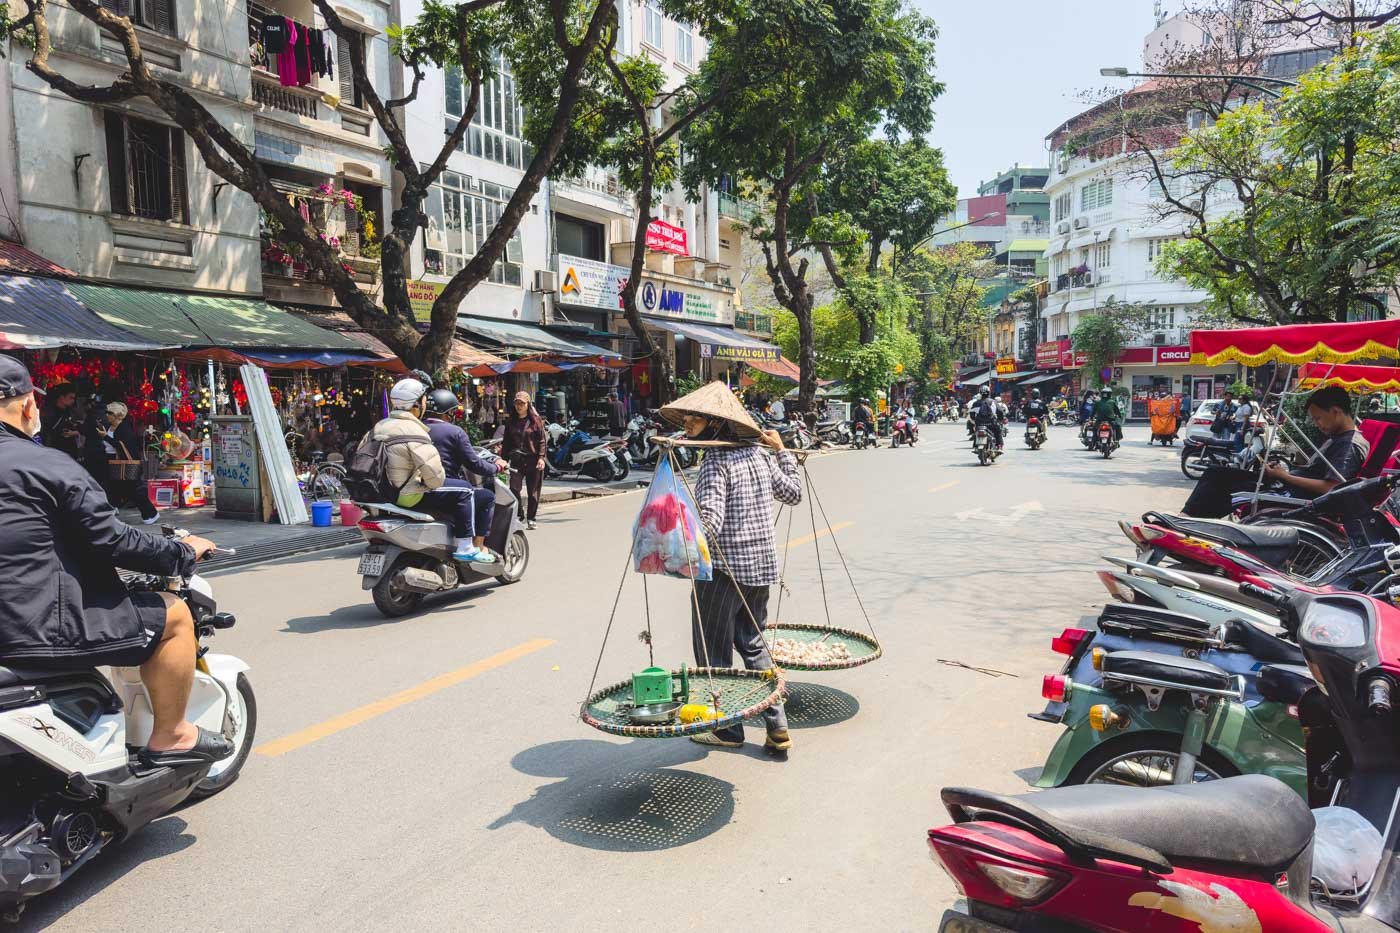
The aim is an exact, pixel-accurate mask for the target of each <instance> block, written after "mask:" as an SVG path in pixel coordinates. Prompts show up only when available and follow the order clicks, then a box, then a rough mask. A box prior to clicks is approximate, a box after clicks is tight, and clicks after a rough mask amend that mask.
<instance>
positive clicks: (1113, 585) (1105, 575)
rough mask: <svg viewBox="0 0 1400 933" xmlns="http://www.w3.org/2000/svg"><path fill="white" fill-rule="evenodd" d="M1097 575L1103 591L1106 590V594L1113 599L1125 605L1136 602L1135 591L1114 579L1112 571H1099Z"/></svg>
mask: <svg viewBox="0 0 1400 933" xmlns="http://www.w3.org/2000/svg"><path fill="white" fill-rule="evenodd" d="M1098 575H1099V582H1100V583H1102V584H1103V586H1104V589H1106V590H1108V594H1109V595H1110V596H1112V597H1113V598H1114V599H1117V600H1121V601H1122V602H1125V603H1132V602H1137V591H1136V590H1134V589H1133V588H1132V587H1131V586H1128V584H1126V583H1124V582H1123V581H1122V580H1119V579H1118V578H1117V577H1115V576H1114V575H1113V571H1111V570H1100V571H1099V572H1098Z"/></svg>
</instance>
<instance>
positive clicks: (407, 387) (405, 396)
mask: <svg viewBox="0 0 1400 933" xmlns="http://www.w3.org/2000/svg"><path fill="white" fill-rule="evenodd" d="M427 392H428V387H427V386H425V385H423V383H421V382H419V381H418V380H417V379H400V380H399V381H398V382H396V383H394V387H393V388H392V389H390V390H389V407H391V408H397V409H408V408H412V407H413V406H414V405H417V404H418V400H419V399H421V398H422V397H423V396H424V395H426V394H427Z"/></svg>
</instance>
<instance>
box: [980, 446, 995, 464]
mask: <svg viewBox="0 0 1400 933" xmlns="http://www.w3.org/2000/svg"><path fill="white" fill-rule="evenodd" d="M977 459H978V460H981V461H982V465H983V466H986V465H987V464H988V463H990V462H991V459H992V455H991V452H990V451H988V450H987V449H986V448H983V449H982V450H979V451H977Z"/></svg>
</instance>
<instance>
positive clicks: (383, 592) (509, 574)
mask: <svg viewBox="0 0 1400 933" xmlns="http://www.w3.org/2000/svg"><path fill="white" fill-rule="evenodd" d="M491 482H492V483H493V486H494V489H495V492H496V509H495V513H494V515H493V517H492V519H491V528H490V531H489V532H488V533H487V534H486V535H485V538H486V546H487V547H488V548H490V549H491V550H492V551H493V552H494V553H495V555H496V560H495V562H494V563H490V564H482V563H477V562H475V561H457V560H453V559H452V554H453V550H454V545H453V540H452V528H451V526H450V525H448V524H447V523H446V522H444V521H442V520H440V519H438V518H436V517H434V516H432V515H429V514H427V513H426V512H418V511H414V510H413V509H406V508H403V507H401V506H397V505H390V504H388V503H385V502H356V503H355V504H356V505H358V506H359V507H360V508H362V509H364V510H365V512H366V513H367V514H366V516H365V517H364V518H362V519H360V521H359V529H360V535H361V536H362V537H363V538H364V539H365V541H366V542H367V543H368V545H369V546H368V547H367V548H365V551H364V553H363V554H361V555H360V563H359V565H358V566H357V567H356V568H355V572H356V573H357V574H359V575H360V578H361V581H360V583H361V589H366V590H370V591H371V593H370V595H371V598H372V599H373V600H374V606H375V608H376V609H378V610H379V611H380V613H381V614H383V615H384V616H385V617H386V618H391V619H393V618H398V617H399V616H405V615H408V614H409V613H411V612H413V611H414V610H415V609H417V608H418V605H419V604H420V603H421V602H422V601H423V597H424V596H427V595H428V594H430V593H442V592H446V591H448V590H452V589H455V588H456V587H459V586H466V585H467V584H469V583H479V582H481V581H483V580H490V579H494V580H496V581H498V582H499V583H501V584H502V585H506V584H511V583H516V582H519V580H520V579H521V578H522V577H523V576H525V568H526V566H527V565H528V564H529V563H530V540H529V538H528V537H526V535H525V523H524V521H523V520H522V519H521V517H520V514H519V511H518V509H517V507H516V506H517V502H518V500H517V499H516V497H515V494H514V493H512V492H511V491H510V486H508V485H507V484H506V483H504V482H502V480H501V474H497V475H496V476H495V477H492V480H491Z"/></svg>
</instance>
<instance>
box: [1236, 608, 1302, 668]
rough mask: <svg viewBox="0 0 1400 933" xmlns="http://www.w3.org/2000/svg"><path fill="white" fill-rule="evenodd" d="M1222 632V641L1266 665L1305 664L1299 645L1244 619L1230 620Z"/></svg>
mask: <svg viewBox="0 0 1400 933" xmlns="http://www.w3.org/2000/svg"><path fill="white" fill-rule="evenodd" d="M1220 630H1221V636H1222V640H1224V641H1225V642H1227V643H1228V644H1231V645H1235V646H1237V647H1239V648H1242V649H1243V650H1244V651H1245V652H1246V653H1247V654H1249V655H1250V656H1251V657H1253V658H1255V659H1257V660H1259V661H1263V662H1264V663H1265V664H1302V663H1303V652H1302V650H1300V649H1299V648H1298V646H1297V645H1295V644H1293V643H1292V642H1287V641H1284V640H1283V639H1282V638H1279V637H1278V636H1276V635H1272V634H1270V633H1268V632H1266V631H1264V630H1263V629H1261V628H1259V626H1257V625H1252V624H1251V623H1249V622H1247V621H1245V620H1244V619H1229V620H1228V621H1226V622H1225V624H1224V625H1222V626H1221V627H1220Z"/></svg>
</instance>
